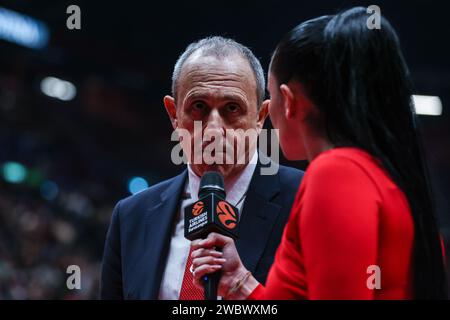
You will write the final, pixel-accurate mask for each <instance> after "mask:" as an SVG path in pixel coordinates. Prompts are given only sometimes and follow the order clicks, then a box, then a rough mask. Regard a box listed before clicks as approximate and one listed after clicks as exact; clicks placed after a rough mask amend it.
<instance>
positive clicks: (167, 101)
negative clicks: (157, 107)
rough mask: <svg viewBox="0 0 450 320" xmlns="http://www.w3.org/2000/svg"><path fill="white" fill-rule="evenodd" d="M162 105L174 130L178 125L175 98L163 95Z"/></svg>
mask: <svg viewBox="0 0 450 320" xmlns="http://www.w3.org/2000/svg"><path fill="white" fill-rule="evenodd" d="M164 106H165V107H166V111H167V114H168V115H169V118H170V122H172V127H173V129H174V130H176V129H177V127H178V120H177V107H176V106H175V99H174V98H173V97H171V96H165V97H164Z"/></svg>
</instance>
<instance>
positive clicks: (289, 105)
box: [280, 84, 296, 119]
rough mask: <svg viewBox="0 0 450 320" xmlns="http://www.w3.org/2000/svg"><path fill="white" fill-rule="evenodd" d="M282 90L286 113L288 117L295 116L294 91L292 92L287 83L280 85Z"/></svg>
mask: <svg viewBox="0 0 450 320" xmlns="http://www.w3.org/2000/svg"><path fill="white" fill-rule="evenodd" d="M280 92H281V96H282V97H283V106H284V114H285V117H286V119H292V118H294V117H295V113H296V110H295V105H294V102H295V101H294V100H295V98H294V93H293V92H292V90H291V88H290V87H289V86H288V85H286V84H282V85H281V86H280Z"/></svg>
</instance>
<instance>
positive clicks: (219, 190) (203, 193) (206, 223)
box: [184, 171, 238, 300]
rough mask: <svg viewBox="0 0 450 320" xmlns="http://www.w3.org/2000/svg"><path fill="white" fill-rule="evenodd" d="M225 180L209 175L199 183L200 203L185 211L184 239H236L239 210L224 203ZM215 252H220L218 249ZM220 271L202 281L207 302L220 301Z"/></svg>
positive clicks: (213, 174) (213, 173) (188, 207)
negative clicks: (213, 236) (219, 236)
mask: <svg viewBox="0 0 450 320" xmlns="http://www.w3.org/2000/svg"><path fill="white" fill-rule="evenodd" d="M225 197H226V192H225V187H224V182H223V177H222V175H221V174H220V173H218V172H213V171H211V172H206V173H205V174H204V175H203V176H202V178H201V180H200V188H199V192H198V201H197V202H195V203H193V204H192V205H190V206H187V207H186V208H185V209H184V236H185V238H187V239H189V240H191V241H192V240H195V239H205V238H206V237H207V236H208V234H210V233H211V232H216V233H220V234H223V235H225V236H227V237H231V238H233V239H235V240H236V239H237V237H238V209H237V208H236V207H234V206H232V205H231V204H229V203H228V202H226V201H225ZM216 250H219V249H218V248H216ZM220 275H221V273H220V271H217V272H214V273H213V274H208V275H205V276H204V278H203V283H204V288H205V300H217V291H218V285H219V280H220Z"/></svg>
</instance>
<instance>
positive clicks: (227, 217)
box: [216, 201, 237, 229]
mask: <svg viewBox="0 0 450 320" xmlns="http://www.w3.org/2000/svg"><path fill="white" fill-rule="evenodd" d="M216 211H217V216H218V217H219V220H220V222H221V223H222V224H223V225H224V226H225V227H227V228H228V229H234V228H235V227H236V223H237V215H236V212H234V209H233V207H231V206H230V205H229V204H228V203H226V202H225V201H219V203H218V204H217V207H216Z"/></svg>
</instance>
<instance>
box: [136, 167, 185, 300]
mask: <svg viewBox="0 0 450 320" xmlns="http://www.w3.org/2000/svg"><path fill="white" fill-rule="evenodd" d="M186 177H187V170H184V171H183V172H182V173H181V174H180V175H178V176H176V177H175V179H174V180H173V181H172V183H171V184H170V185H169V186H168V187H167V189H166V190H165V191H164V192H162V193H161V196H160V197H161V202H160V203H158V204H156V205H155V206H154V207H151V208H149V209H148V212H147V215H146V219H145V224H146V225H145V230H146V232H145V238H144V246H145V247H144V250H143V254H142V256H141V257H140V263H141V265H142V266H143V268H140V270H141V272H142V273H143V274H142V275H140V276H138V277H137V278H136V279H138V281H142V282H143V283H139V284H138V285H137V288H139V289H138V292H137V295H138V296H139V298H140V299H153V300H154V299H157V298H158V291H159V288H160V285H161V280H162V275H163V272H164V268H165V262H166V259H167V254H168V251H169V246H170V237H171V234H172V231H173V230H172V229H173V223H174V219H175V217H176V216H177V213H178V210H179V205H180V197H181V194H182V191H183V189H184V183H185V181H186Z"/></svg>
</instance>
